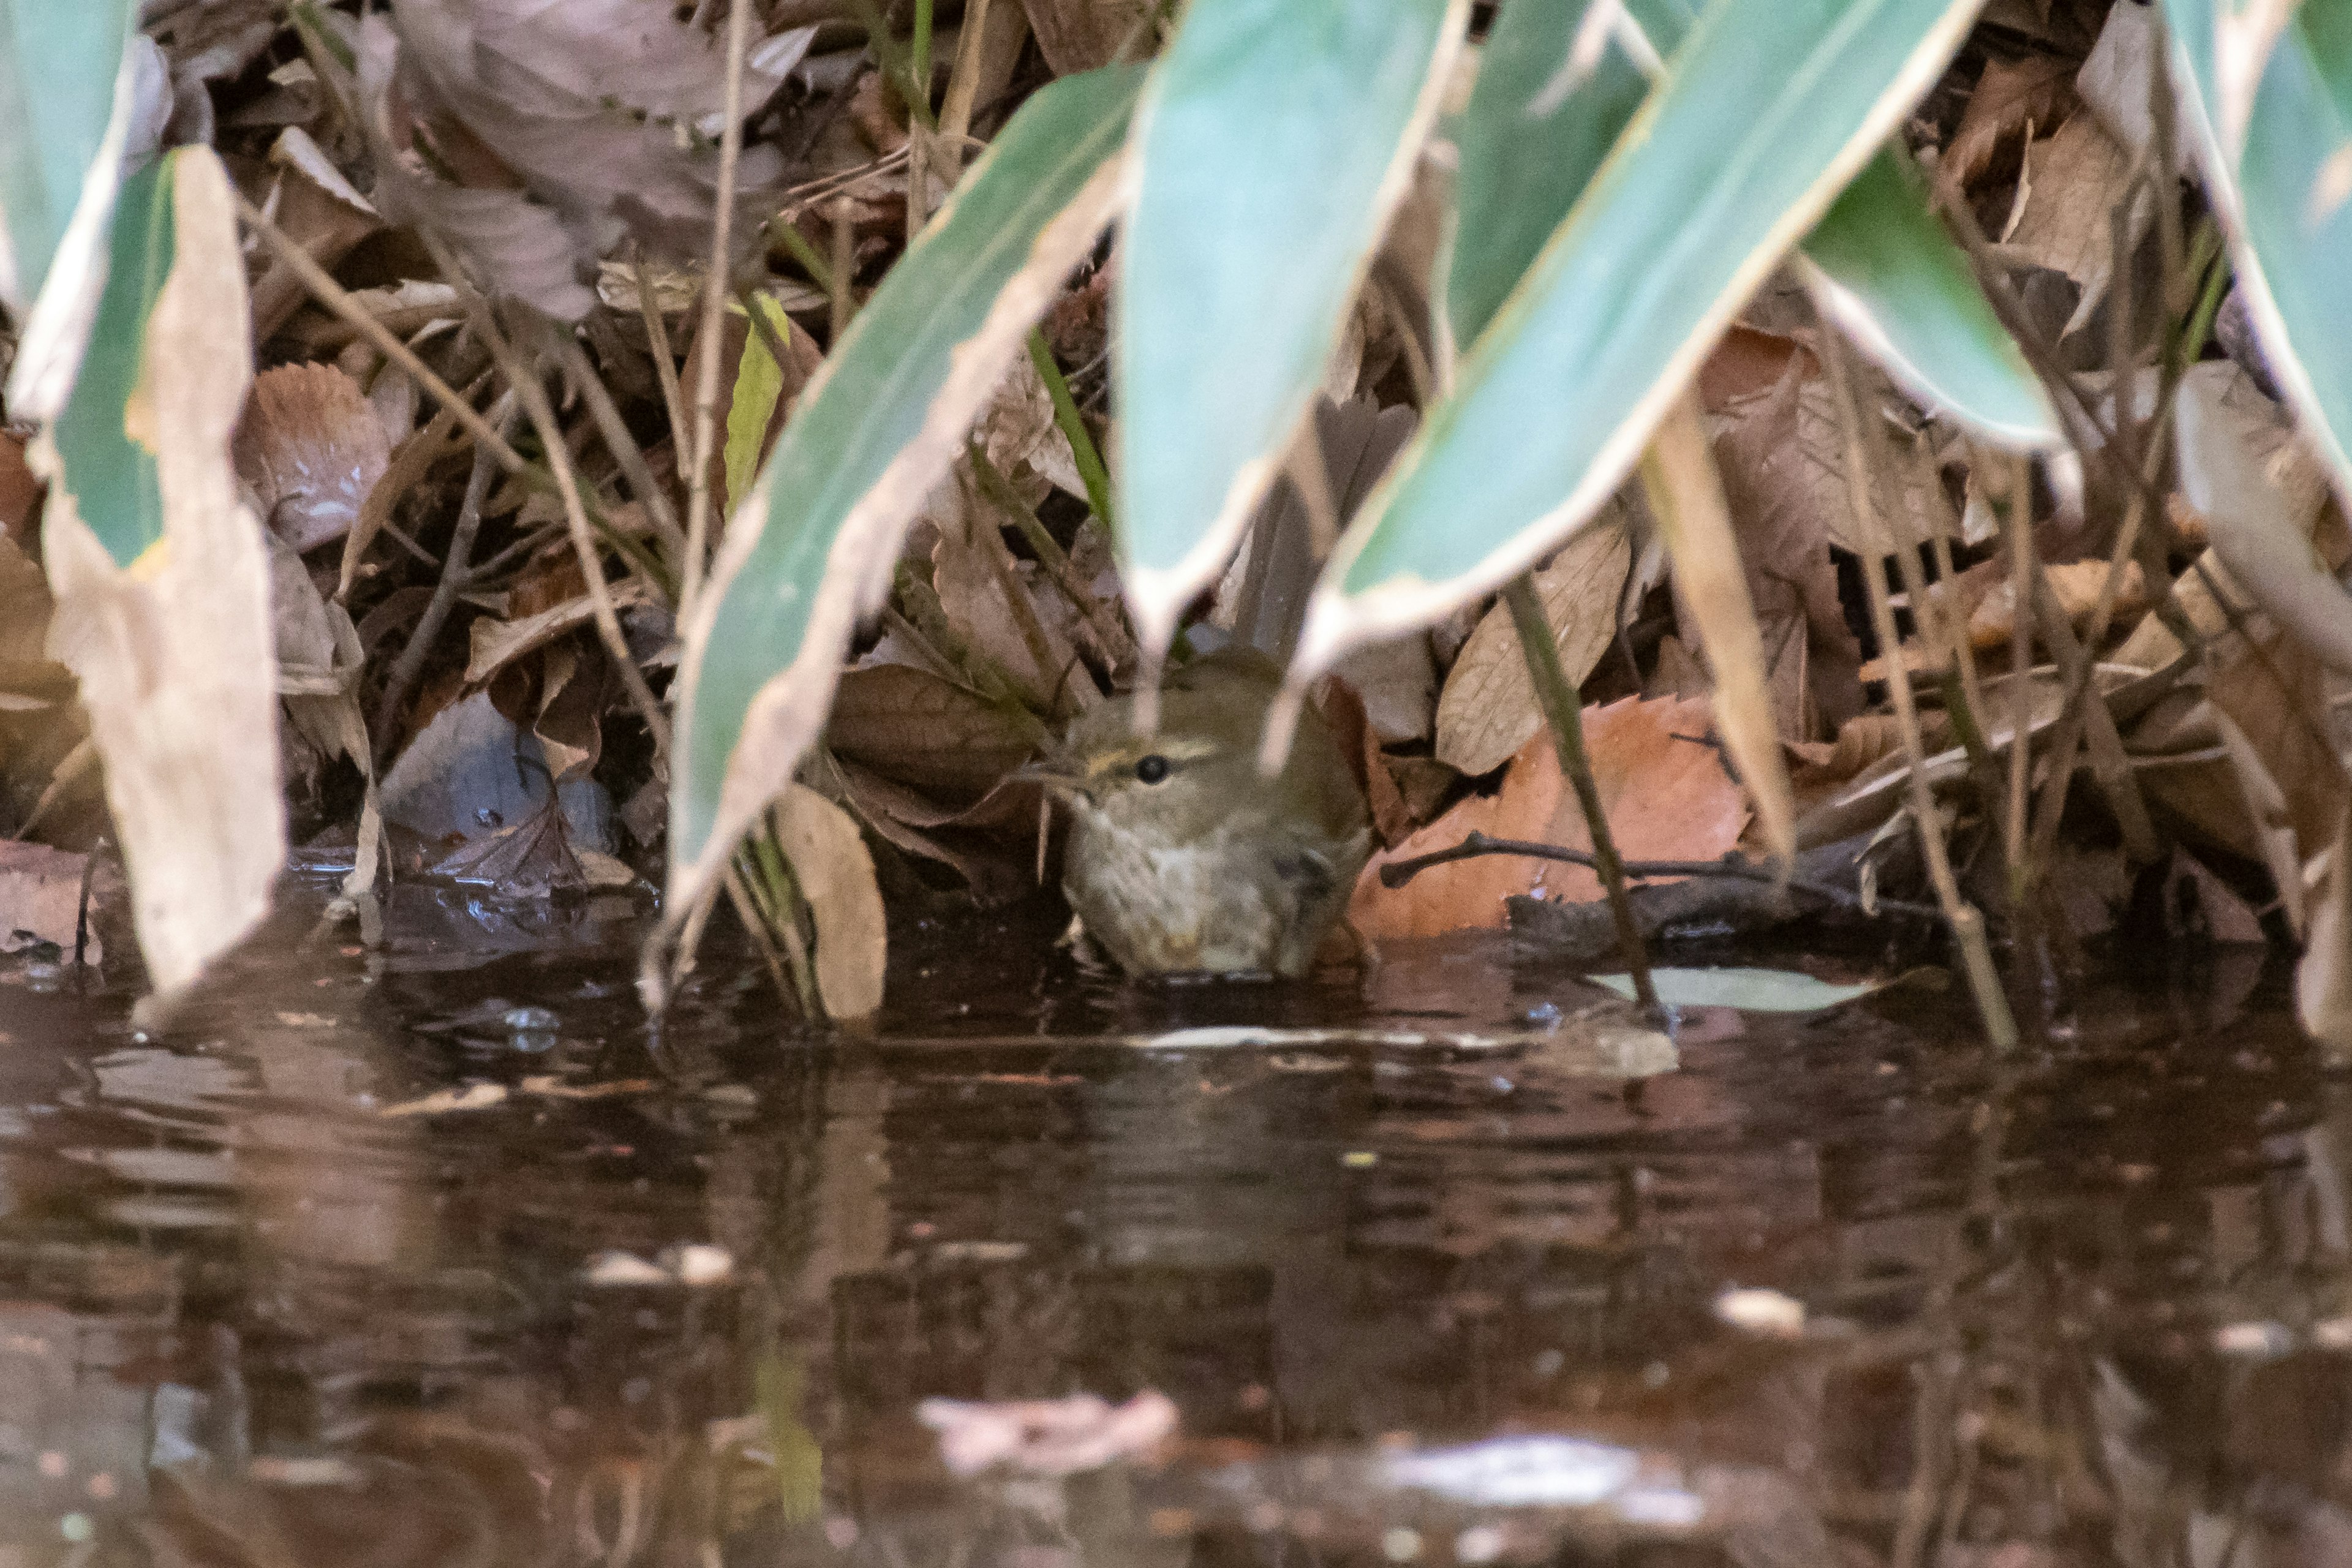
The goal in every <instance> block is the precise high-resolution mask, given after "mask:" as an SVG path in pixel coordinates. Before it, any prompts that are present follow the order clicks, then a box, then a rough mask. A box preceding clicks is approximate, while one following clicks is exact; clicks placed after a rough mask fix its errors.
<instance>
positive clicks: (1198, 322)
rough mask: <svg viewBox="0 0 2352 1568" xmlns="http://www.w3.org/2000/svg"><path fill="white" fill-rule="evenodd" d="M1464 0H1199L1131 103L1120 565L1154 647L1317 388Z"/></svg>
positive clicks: (1118, 302)
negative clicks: (1139, 95) (1139, 96)
mask: <svg viewBox="0 0 2352 1568" xmlns="http://www.w3.org/2000/svg"><path fill="white" fill-rule="evenodd" d="M1465 10H1466V6H1465V4H1464V3H1463V0H1193V3H1192V5H1191V6H1190V7H1189V8H1188V9H1187V10H1186V12H1185V15H1184V20H1183V23H1182V26H1181V27H1180V28H1179V30H1178V32H1177V35H1176V38H1175V41H1174V42H1173V43H1172V44H1171V45H1170V46H1169V48H1168V50H1167V52H1166V53H1165V54H1164V55H1162V56H1161V57H1160V62H1159V65H1158V66H1157V68H1155V69H1154V70H1153V72H1152V75H1151V81H1150V86H1149V87H1148V88H1146V89H1145V91H1144V96H1143V101H1142V102H1141V103H1140V104H1139V105H1138V107H1137V110H1136V126H1135V159H1136V163H1135V166H1134V169H1133V175H1134V181H1135V195H1134V205H1133V207H1132V209H1131V211H1130V213H1129V217H1128V219H1127V223H1126V232H1125V236H1124V239H1125V243H1124V245H1123V247H1122V249H1121V252H1120V254H1121V257H1122V258H1123V259H1122V261H1121V263H1120V265H1121V268H1122V270H1121V273H1120V277H1119V279H1118V294H1117V297H1116V299H1115V300H1113V303H1112V312H1113V318H1114V321H1113V327H1112V331H1111V342H1112V347H1113V353H1112V378H1113V385H1114V388H1115V391H1116V394H1117V407H1118V428H1117V432H1116V447H1117V453H1116V464H1117V468H1118V478H1119V485H1120V503H1119V504H1120V509H1121V515H1120V519H1119V522H1120V526H1119V529H1118V548H1119V552H1120V567H1121V573H1120V574H1121V576H1122V577H1123V578H1124V580H1125V582H1126V585H1127V592H1128V599H1129V604H1130V605H1132V606H1133V607H1134V612H1135V621H1136V628H1137V637H1138V641H1139V643H1140V644H1141V645H1142V646H1143V647H1144V649H1145V650H1146V653H1147V656H1156V654H1157V652H1158V650H1160V649H1163V648H1165V647H1167V646H1168V643H1169V641H1170V639H1171V637H1173V636H1174V635H1175V631H1176V622H1177V617H1178V616H1179V615H1180V614H1181V612H1182V610H1183V607H1184V605H1185V604H1186V603H1187V602H1188V601H1190V600H1191V599H1192V597H1193V595H1196V594H1197V593H1199V592H1200V590H1201V589H1202V587H1204V586H1206V585H1207V584H1209V583H1211V582H1212V581H1213V580H1214V579H1215V577H1216V575H1217V574H1218V572H1219V571H1220V570H1222V569H1223V566H1224V564H1225V559H1226V557H1227V556H1228V555H1229V554H1231V553H1232V551H1233V548H1234V543H1235V542H1236V541H1237V540H1239V538H1240V537H1241V533H1242V531H1243V529H1244V527H1245V526H1246V524H1247V523H1248V521H1249V517H1250V513H1251V511H1252V510H1254V509H1255V507H1256V505H1257V503H1258V500H1259V498H1260V497H1261V496H1262V495H1263V494H1264V493H1265V488H1266V486H1267V484H1268V483H1269V482H1271V480H1272V479H1273V477H1274V475H1275V474H1276V471H1277V470H1278V469H1279V468H1280V466H1281V464H1282V461H1283V458H1284V456H1285V453H1286V450H1287V448H1288V447H1289V445H1290V442H1291V439H1292V437H1293V436H1294V435H1295V434H1296V433H1297V429H1298V426H1299V423H1300V421H1302V420H1303V419H1305V418H1306V417H1307V410H1308V408H1309V407H1310V406H1311V405H1312V404H1313V402H1314V398H1315V395H1316V393H1317V392H1318V390H1319V389H1320V387H1321V385H1322V381H1323V374H1324V370H1325V367H1326V365H1327V364H1328V362H1329V360H1330V357H1331V352H1332V349H1333V346H1334V345H1335V344H1337V343H1338V342H1339V334H1340V331H1341V329H1342V328H1343V327H1344V326H1345V324H1346V321H1347V318H1348V311H1349V307H1350V305H1351V304H1352V303H1353V301H1354V300H1355V297H1356V290H1357V285H1358V282H1359V280H1360V279H1361V277H1362V275H1363V271H1364V268H1365V267H1366V266H1367V264H1368V263H1369V261H1370V256H1371V252H1372V249H1373V247H1375V246H1376V245H1377V244H1378V243H1379V240H1380V237H1381V230H1382V229H1383V228H1384V227H1385V226H1387V222H1388V217H1389V214H1390V213H1391V210H1392V209H1393V208H1394V207H1395V205H1396V204H1397V203H1398V201H1399V200H1401V199H1402V196H1403V195H1404V193H1405V190H1406V188H1407V186H1408V185H1409V184H1410V181H1411V176H1412V167H1413V163H1414V161H1415V159H1416V158H1417V157H1418V155H1419V153H1420V149H1421V143H1422V141H1423V135H1424V133H1425V132H1426V131H1427V129H1428V127H1429V124H1430V121H1432V119H1433V117H1434V115H1435V113H1436V110H1437V107H1438V103H1439V100H1440V99H1441V97H1442V95H1443V93H1444V85H1445V81H1446V79H1447V76H1448V74H1449V68H1450V66H1451V64H1452V61H1453V58H1454V52H1455V50H1456V49H1457V48H1458V47H1459V46H1460V43H1461V37H1462V26H1463V17H1464V14H1465Z"/></svg>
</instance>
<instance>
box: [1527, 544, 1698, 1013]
mask: <svg viewBox="0 0 2352 1568" xmlns="http://www.w3.org/2000/svg"><path fill="white" fill-rule="evenodd" d="M1503 602H1504V603H1505V604H1507V605H1510V607H1511V624H1512V625H1513V626H1516V627H1517V628H1518V633H1519V652H1520V654H1521V656H1522V657H1524V658H1526V660H1527V663H1528V680H1530V681H1531V682H1533V683H1534V685H1535V689H1536V703H1537V705H1538V707H1540V708H1541V709H1542V710H1543V713H1544V717H1545V718H1546V719H1547V720H1549V721H1550V723H1551V740H1552V745H1553V747H1554V749H1555V750H1556V751H1557V752H1558V753H1559V771H1560V772H1561V773H1566V774H1567V775H1568V779H1569V782H1570V784H1574V785H1575V786H1576V803H1577V805H1579V806H1580V807H1581V808H1582V809H1583V812H1584V825H1585V826H1586V827H1587V828H1588V829H1589V830H1591V834H1592V860H1593V869H1594V870H1596V871H1598V872H1599V873H1600V874H1601V887H1602V888H1603V889H1607V891H1608V894H1609V914H1610V918H1611V919H1612V920H1614V921H1616V923H1617V945H1618V946H1619V947H1620V948H1622V950H1623V952H1624V955H1625V968H1626V970H1627V972H1628V973H1631V974H1632V975H1633V995H1634V998H1635V999H1636V1000H1637V1001H1639V1002H1640V1003H1641V1005H1642V1007H1643V1011H1644V1012H1647V1013H1649V1014H1651V1015H1653V1016H1657V1015H1660V1014H1662V1013H1663V1011H1664V1010H1663V1009H1662V1008H1661V1007H1660V1006H1659V1005H1658V990H1657V987H1656V986H1655V985H1654V984H1651V982H1650V955H1649V953H1648V952H1647V951H1646V950H1645V949H1644V948H1643V945H1642V928H1641V927H1640V925H1638V924H1637V923H1636V922H1635V921H1634V919H1633V905H1632V904H1631V903H1629V902H1628V901H1627V900H1626V897H1625V865H1624V862H1623V861H1622V860H1621V859H1619V858H1618V856H1617V841H1616V839H1615V838H1614V837H1612V835H1611V834H1610V831H1609V814H1608V813H1607V811H1605V810H1604V809H1603V808H1602V806H1601V785H1600V784H1599V783H1598V782H1597V781H1596V780H1595V779H1594V778H1593V776H1592V763H1591V759H1590V758H1589V757H1587V756H1586V755H1585V752H1584V718H1583V709H1584V698H1583V696H1582V694H1581V693H1580V692H1579V691H1578V690H1577V689H1576V683H1575V682H1574V681H1572V680H1570V679H1569V678H1568V671H1567V670H1566V669H1565V668H1562V667H1561V665H1560V662H1559V645H1558V644H1557V643H1555V642H1553V641H1552V639H1551V626H1550V623H1549V622H1548V621H1547V620H1545V618H1544V611H1543V599H1542V598H1541V596H1540V595H1538V594H1537V592H1536V580H1535V575H1534V574H1533V573H1530V572H1522V573H1520V574H1518V575H1517V576H1516V577H1514V578H1512V579H1511V582H1510V585H1509V586H1508V587H1507V588H1505V589H1504V590H1503Z"/></svg>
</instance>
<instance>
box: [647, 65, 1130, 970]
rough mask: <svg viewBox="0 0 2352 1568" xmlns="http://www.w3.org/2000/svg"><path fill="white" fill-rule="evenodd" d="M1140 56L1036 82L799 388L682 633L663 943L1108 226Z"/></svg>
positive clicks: (813, 715)
mask: <svg viewBox="0 0 2352 1568" xmlns="http://www.w3.org/2000/svg"><path fill="white" fill-rule="evenodd" d="M1141 79H1142V71H1141V69H1140V68H1134V67H1119V68H1106V69H1103V70H1099V71H1089V72H1087V73H1086V74H1085V75H1082V76H1073V77H1065V78H1063V79H1061V80H1060V81H1057V82H1055V83H1054V84H1053V85H1052V86H1050V87H1047V88H1045V89H1043V90H1041V91H1039V92H1038V93H1037V94H1036V95H1035V96H1034V97H1033V98H1031V99H1030V100H1029V101H1028V102H1027V103H1025V104H1024V105H1023V106H1022V108H1021V110H1020V112H1019V113H1017V114H1015V115H1014V116H1013V120H1012V121H1011V122H1010V123H1008V124H1007V125H1006V126H1005V128H1004V129H1003V132H1000V133H999V134H998V136H997V138H996V140H995V142H993V143H992V145H991V146H990V148H989V150H988V151H987V153H984V154H983V155H982V158H981V160H980V161H979V162H978V163H975V164H973V165H972V167H971V170H970V171H968V172H967V173H966V174H965V175H964V177H963V180H962V183H961V184H960V185H959V186H958V187H957V189H956V191H955V192H954V194H953V195H951V196H950V198H949V201H948V204H947V205H945V206H944V207H942V208H941V209H940V211H939V212H938V213H937V214H935V215H934V216H932V218H931V221H930V223H929V226H927V227H926V228H925V229H924V230H923V232H922V234H921V235H920V236H919V237H918V238H917V239H916V241H915V243H914V244H913V245H912V246H910V247H908V250H907V253H906V255H905V256H904V257H902V258H900V259H899V261H898V265H897V266H896V267H894V268H891V270H890V272H889V275H888V276H887V277H886V278H885V279H883V281H882V284H881V286H880V287H879V288H878V289H876V290H875V291H874V295H873V298H871V299H870V300H867V301H866V304H865V307H864V308H863V309H862V310H859V311H858V313H857V318H856V321H854V322H853V323H852V324H851V326H850V329H849V331H847V332H846V333H845V334H843V337H842V340H841V342H838V343H835V345H834V347H833V352H832V353H831V354H830V355H829V356H828V357H827V359H826V361H825V363H824V369H823V371H822V372H820V374H819V376H818V379H817V380H816V381H815V382H814V384H812V385H811V386H810V387H809V388H808V389H807V390H806V391H804V392H803V394H802V396H801V401H800V404H799V405H798V408H797V411H796V412H795V414H794V415H793V418H792V419H791V420H790V421H789V422H788V423H787V424H786V426H785V427H784V433H783V435H782V438H781V439H780V440H779V441H778V442H777V444H776V449H775V451H774V453H773V454H772V456H771V457H770V458H769V460H768V464H767V467H766V468H765V469H764V470H763V471H762V473H761V477H760V479H758V480H757V481H756V482H755V483H754V485H753V487H752V490H751V496H750V497H749V498H748V499H747V500H746V501H745V502H744V504H743V505H742V506H740V507H739V508H738V509H737V510H736V511H735V514H734V520H733V521H732V523H731V524H730V527H729V530H728V535H727V544H726V548H725V551H724V552H723V553H722V554H721V556H720V558H719V563H718V566H717V568H716V571H715V573H714V574H713V578H712V581H711V584H710V587H709V590H708V591H707V592H706V593H705V594H704V595H703V597H702V599H701V601H700V603H699V605H698V606H697V608H696V609H695V611H694V614H693V616H692V619H691V622H690V624H689V625H688V626H687V628H686V652H685V657H684V659H683V662H682V667H681V669H680V673H679V690H680V696H679V699H678V717H677V751H676V752H675V753H674V755H673V757H672V762H671V766H672V769H673V773H672V778H671V785H670V844H671V858H670V874H669V885H668V889H667V895H668V896H667V922H668V923H667V925H666V928H665V931H664V933H663V935H664V938H665V939H666V938H667V936H668V935H669V934H670V933H672V932H674V931H675V930H676V928H677V924H679V923H681V922H682V921H684V920H685V918H686V916H687V914H688V912H689V911H690V910H692V909H693V908H694V906H695V905H696V904H697V903H698V901H699V900H700V899H701V898H702V896H703V895H704V894H705V893H706V892H707V891H708V890H709V889H710V888H711V887H712V886H713V885H714V884H715V883H716V881H717V879H718V878H719V873H720V872H721V870H722V869H723V868H725V866H726V864H727V859H728V857H729V856H730V854H731V853H732V852H733V849H734V847H735V844H736V842H737V841H738V840H739V839H740V838H741V837H742V836H743V833H744V831H745V830H746V829H747V828H749V827H750V826H751V823H752V822H753V820H754V819H755V818H756V817H757V816H759V814H760V812H761V810H762V809H763V808H764V807H765V806H766V805H767V803H768V802H769V801H771V800H772V799H774V798H775V797H776V796H778V795H782V793H783V791H784V788H785V786H786V785H787V784H789V783H790V782H791V780H792V776H793V767H794V766H795V765H796V764H797V763H799V761H800V758H801V755H802V753H803V752H805V751H806V750H807V748H808V745H809V743H810V742H811V741H812V740H814V737H815V735H816V732H817V730H818V729H819V727H820V726H821V725H822V724H823V723H824V716H825V710H826V708H827V706H828V705H829V704H830V702H831V700H832V698H833V691H834V686H835V682H836V681H837V680H838V679H839V676H840V669H841V661H842V656H843V653H844V651H845V649H846V648H847V647H848V643H849V637H850V633H851V631H852V629H853V628H854V627H855V626H856V623H857V619H858V617H859V616H861V615H864V614H866V613H867V612H869V611H870V610H871V609H872V608H873V606H874V605H877V603H879V602H880V600H881V598H882V596H883V595H884V594H885V593H887V590H888V586H889V583H890V575H891V568H892V566H893V564H894V563H896V561H897V560H898V547H899V543H900V542H901V540H902V538H903V536H904V534H905V532H906V529H907V527H908V523H909V522H910V521H912V520H913V518H914V517H915V515H916V513H917V512H918V511H919V509H920V508H921V506H922V504H923V500H924V498H925V497H926V496H928V495H929V493H930V490H931V488H932V486H934V485H935V484H937V483H938V482H939V480H940V477H941V476H943V475H944V474H945V473H946V472H947V470H948V467H949V465H950V462H951V461H952V460H953V458H954V457H955V454H956V453H957V452H958V451H960V450H961V447H962V443H963V439H964V434H965V432H966V431H967V430H968V429H969V428H970V426H971V422H972V419H973V417H974V416H976V415H978V413H979V412H980V411H981V409H982V408H983V407H984V406H985V405H987V402H988V398H989V396H990V395H991V394H992V392H993V391H994V390H995V386H996V384H997V382H998V381H999V380H1000V379H1001V378H1002V377H1003V374H1004V371H1005V368H1006V367H1007V366H1008V365H1009V364H1011V363H1013V359H1014V358H1015V357H1016V356H1017V355H1019V354H1020V353H1021V352H1022V350H1023V344H1024V339H1025V338H1026V335H1027V333H1028V331H1029V329H1030V326H1031V324H1032V323H1033V322H1034V321H1036V319H1037V318H1038V317H1039V316H1041V315H1043V314H1044V313H1045V308H1046V307H1047V305H1049V304H1050V303H1051V302H1052V300H1053V298H1054V295H1055V292H1056V291H1057V290H1058V289H1060V287H1061V284H1062V279H1063V278H1064V277H1065V276H1066V274H1067V272H1068V271H1069V269H1070V268H1072V267H1074V266H1075V265H1076V264H1077V262H1078V261H1079V260H1080V259H1082V258H1084V257H1085V255H1086V253H1087V248H1088V247H1090V246H1092V245H1093V243H1094V241H1095V237H1097V235H1098V234H1100V233H1101V232H1102V228H1103V226H1104V225H1105V224H1106V223H1107V222H1108V221H1109V217H1110V214H1111V210H1112V207H1113V205H1114V203H1115V201H1116V198H1117V195H1118V153H1119V149H1120V146H1121V143H1122V142H1124V140H1125V138H1126V134H1127V127H1128V120H1129V110H1131V108H1132V107H1133V104H1134V101H1135V95H1136V92H1137V90H1138V89H1139V87H1140V85H1141Z"/></svg>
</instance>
